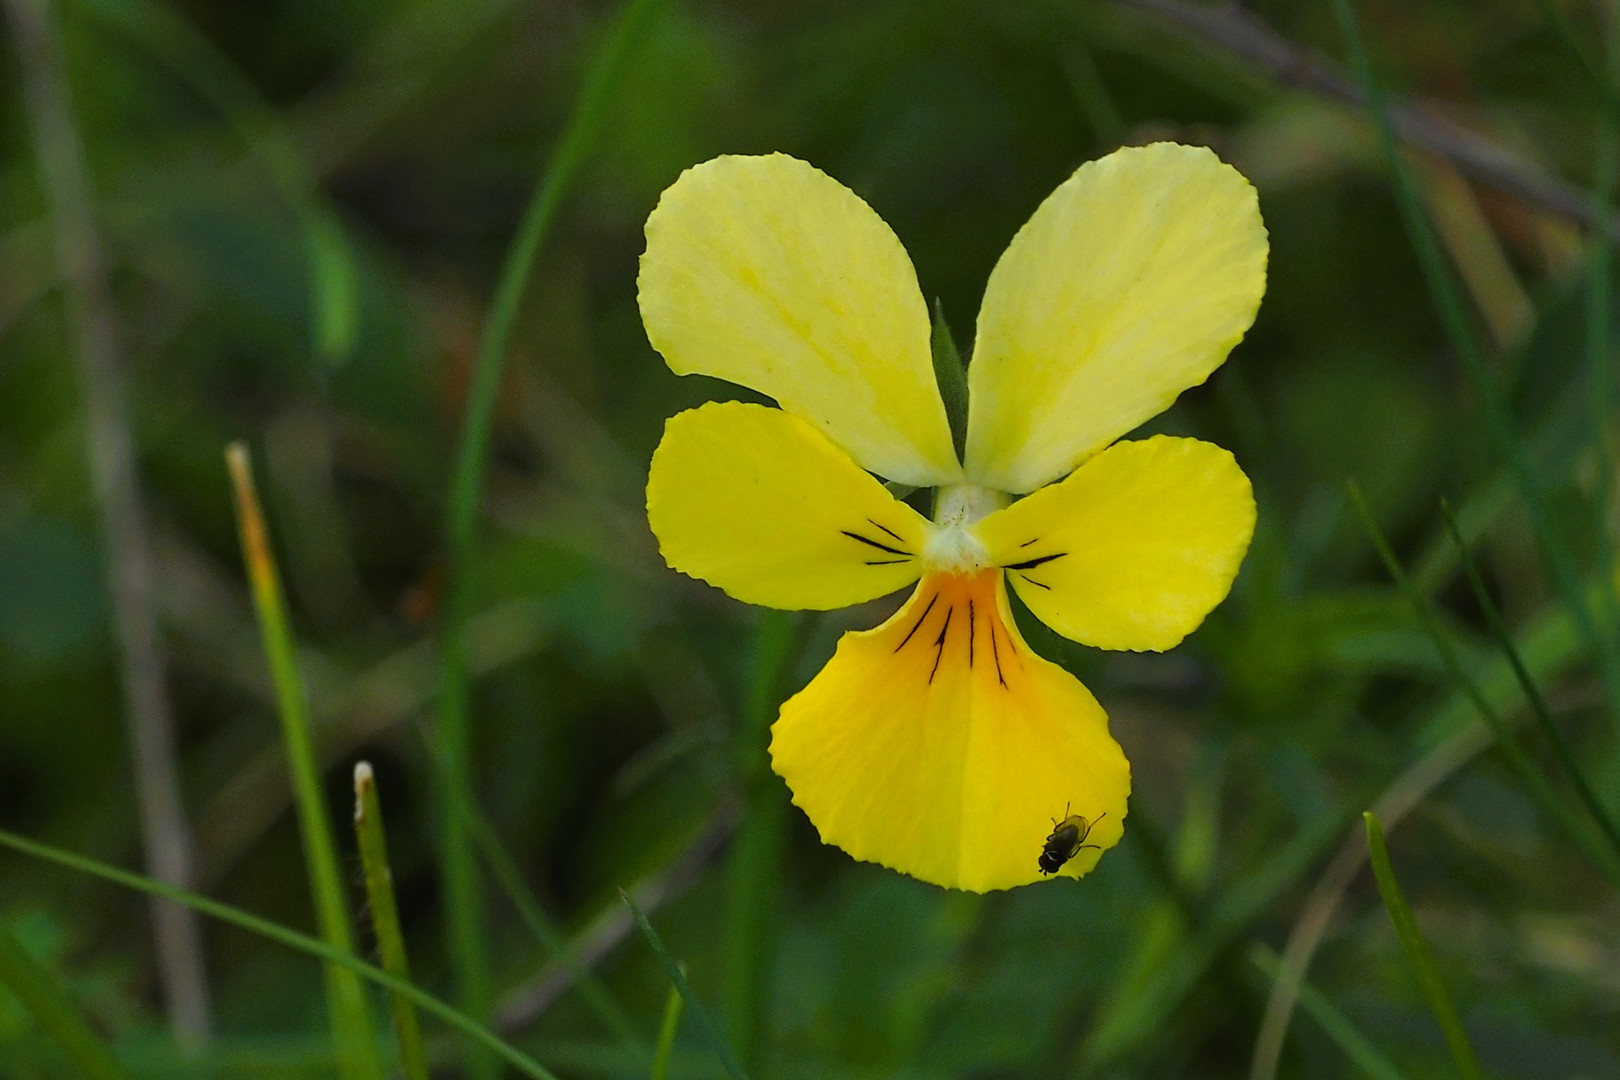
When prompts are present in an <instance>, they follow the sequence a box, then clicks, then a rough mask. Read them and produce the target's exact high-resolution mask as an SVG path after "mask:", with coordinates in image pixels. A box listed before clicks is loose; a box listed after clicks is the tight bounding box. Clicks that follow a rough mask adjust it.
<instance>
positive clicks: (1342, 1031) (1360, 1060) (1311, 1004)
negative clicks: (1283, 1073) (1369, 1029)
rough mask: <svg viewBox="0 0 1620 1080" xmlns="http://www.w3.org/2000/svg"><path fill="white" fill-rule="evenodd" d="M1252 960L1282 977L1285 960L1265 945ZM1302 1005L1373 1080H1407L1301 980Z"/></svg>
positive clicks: (1254, 952)
mask: <svg viewBox="0 0 1620 1080" xmlns="http://www.w3.org/2000/svg"><path fill="white" fill-rule="evenodd" d="M1249 959H1250V961H1252V962H1253V964H1254V966H1255V967H1257V968H1259V969H1260V970H1261V971H1262V972H1264V973H1265V976H1266V978H1268V979H1270V980H1271V981H1272V982H1276V981H1277V980H1278V979H1279V978H1281V977H1282V973H1283V972H1282V961H1281V959H1280V958H1279V957H1278V956H1277V954H1276V953H1274V952H1272V951H1271V950H1270V949H1268V948H1266V947H1265V946H1264V945H1256V946H1255V947H1254V948H1253V949H1251V950H1250V951H1249ZM1297 992H1298V994H1299V1004H1300V1007H1301V1008H1303V1009H1304V1010H1305V1013H1306V1015H1307V1016H1309V1017H1310V1018H1311V1019H1312V1020H1315V1021H1316V1026H1317V1027H1319V1028H1321V1029H1322V1033H1323V1034H1324V1035H1326V1036H1327V1037H1328V1038H1329V1039H1330V1040H1332V1042H1333V1045H1334V1046H1337V1047H1338V1048H1339V1051H1340V1052H1341V1053H1343V1054H1344V1056H1345V1057H1346V1058H1348V1059H1349V1060H1350V1063H1351V1064H1353V1065H1354V1066H1355V1067H1356V1068H1358V1069H1360V1070H1361V1071H1362V1072H1363V1073H1365V1074H1366V1075H1367V1076H1369V1077H1371V1078H1372V1080H1406V1077H1405V1076H1404V1075H1403V1074H1402V1073H1401V1071H1400V1070H1399V1069H1397V1068H1396V1067H1395V1066H1394V1065H1393V1064H1392V1063H1391V1062H1390V1060H1389V1058H1387V1057H1385V1056H1384V1054H1383V1052H1382V1051H1380V1050H1379V1049H1378V1047H1376V1046H1374V1045H1373V1044H1372V1040H1371V1039H1369V1038H1367V1036H1366V1035H1365V1034H1363V1033H1362V1031H1361V1029H1360V1028H1358V1027H1356V1025H1355V1022H1354V1021H1352V1020H1351V1019H1350V1018H1349V1017H1348V1016H1346V1015H1344V1013H1342V1012H1340V1011H1339V1009H1338V1007H1337V1006H1336V1005H1334V1004H1333V1002H1331V1001H1329V1000H1328V999H1327V996H1326V995H1325V994H1323V993H1322V992H1321V991H1319V990H1317V989H1316V987H1314V986H1312V985H1311V984H1310V983H1308V982H1305V981H1304V980H1303V979H1302V980H1300V983H1299V988H1298V991H1297Z"/></svg>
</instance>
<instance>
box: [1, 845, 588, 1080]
mask: <svg viewBox="0 0 1620 1080" xmlns="http://www.w3.org/2000/svg"><path fill="white" fill-rule="evenodd" d="M0 847H5V848H9V849H11V850H12V851H15V852H18V853H19V854H22V855H27V856H30V857H31V858H35V859H40V860H42V861H44V862H48V863H55V864H56V865H57V866H63V867H66V868H67V869H69V870H74V871H77V872H79V873H81V874H88V875H90V876H91V877H96V878H100V879H101V880H103V881H110V882H112V883H113V884H115V885H121V886H123V887H124V888H126V889H134V890H135V891H137V892H142V893H146V894H147V895H148V896H159V897H162V898H163V899H165V900H172V901H174V902H175V903H177V904H183V905H185V906H186V907H188V908H190V909H191V910H193V911H195V912H198V913H200V914H202V915H206V916H208V917H209V918H211V919H218V920H219V921H220V922H223V923H229V924H230V925H232V926H235V927H238V928H240V929H243V930H246V931H248V932H249V933H251V934H257V935H259V936H260V937H262V938H265V939H266V940H269V941H274V942H276V943H277V944H279V945H284V946H286V947H287V948H289V949H293V950H296V951H298V952H301V953H304V954H305V955H306V956H312V957H314V958H316V959H317V960H323V961H325V962H326V964H327V965H328V966H329V967H339V968H343V969H344V970H345V971H347V972H350V973H352V974H353V975H355V976H357V977H358V978H362V979H365V980H367V981H368V982H371V983H373V984H374V985H376V986H379V987H381V988H382V989H384V990H387V991H389V992H390V993H395V994H400V995H402V996H403V997H405V998H407V999H408V1000H409V1001H410V1002H411V1003H412V1004H413V1005H415V1006H416V1007H417V1008H419V1009H421V1010H422V1011H423V1012H425V1013H429V1014H431V1015H433V1016H435V1017H437V1018H439V1019H440V1020H442V1021H444V1022H445V1023H446V1024H448V1025H450V1026H451V1027H453V1028H455V1029H456V1030H457V1031H459V1032H461V1033H462V1034H463V1035H465V1036H467V1037H468V1038H469V1039H472V1040H473V1041H474V1042H477V1043H478V1044H479V1045H481V1046H483V1047H485V1048H486V1049H488V1050H489V1051H491V1052H492V1053H494V1054H496V1055H497V1056H499V1057H500V1058H502V1059H503V1060H505V1061H506V1062H507V1063H508V1064H510V1065H511V1066H512V1067H513V1068H515V1069H517V1070H518V1071H519V1072H521V1073H522V1074H523V1075H524V1076H527V1077H530V1078H531V1080H558V1078H557V1076H556V1075H555V1074H554V1073H552V1072H551V1070H550V1069H547V1068H546V1067H545V1066H544V1065H541V1064H540V1063H539V1062H538V1061H536V1060H535V1059H534V1058H532V1057H530V1056H529V1055H528V1054H525V1053H524V1052H523V1051H521V1050H519V1049H518V1048H517V1047H515V1046H513V1045H512V1044H511V1043H508V1042H507V1041H506V1040H504V1039H502V1038H501V1037H500V1036H499V1035H496V1034H495V1033H494V1032H492V1031H490V1030H489V1028H487V1027H485V1026H484V1025H483V1024H480V1023H479V1022H478V1021H476V1020H474V1019H473V1018H472V1017H470V1016H468V1015H467V1014H466V1013H464V1012H462V1011H461V1010H460V1009H457V1008H455V1007H454V1006H452V1005H448V1004H446V1003H445V1002H443V1001H440V1000H439V999H438V998H436V997H434V996H433V995H432V994H429V993H427V992H426V991H424V990H420V989H418V988H417V987H416V986H415V985H413V984H412V983H409V982H407V981H405V980H404V979H400V978H397V977H395V976H393V975H390V974H389V973H388V972H386V971H384V970H383V969H382V968H380V967H376V966H375V965H373V964H368V963H366V962H365V961H364V960H360V959H357V958H356V957H355V956H354V955H353V954H352V953H347V952H344V951H342V950H340V949H334V948H333V947H332V946H331V945H328V944H327V943H326V942H324V941H322V940H321V939H319V938H314V937H310V936H309V935H308V934H300V933H299V932H298V931H296V930H289V929H288V928H287V927H285V926H282V925H281V924H280V923H274V922H271V921H270V920H269V919H264V918H260V917H259V916H257V915H254V914H252V913H251V912H247V911H243V910H242V909H241V908H238V907H232V906H231V905H230V904H224V903H221V902H220V901H218V900H211V899H209V898H208V897H206V896H201V895H199V894H197V893H194V892H189V891H187V890H185V889H176V888H174V887H173V886H172V885H166V884H164V883H163V882H161V881H158V880H156V879H155V878H149V877H144V876H142V875H140V874H133V873H130V872H129V871H128V870H120V869H119V868H118V867H116V866H109V865H108V864H106V863H104V862H100V861H99V860H96V859H91V858H89V857H87V856H84V855H79V854H77V853H75V852H72V851H66V850H63V849H62V848H59V847H54V846H52V845H50V844H45V843H41V842H40V841H38V840H30V839H28V838H27V837H25V836H18V835H17V834H16V833H12V832H7V831H5V830H4V829H0Z"/></svg>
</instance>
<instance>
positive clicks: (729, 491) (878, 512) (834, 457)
mask: <svg viewBox="0 0 1620 1080" xmlns="http://www.w3.org/2000/svg"><path fill="white" fill-rule="evenodd" d="M647 520H648V522H649V523H650V524H651V525H652V530H653V533H654V534H655V535H657V537H658V544H659V547H660V548H661V549H662V550H663V553H664V558H665V560H667V561H668V563H669V565H670V566H673V567H674V568H675V569H677V570H679V571H681V572H682V573H685V574H690V575H691V576H693V577H695V578H701V579H703V580H704V581H707V582H709V583H710V584H711V585H717V586H719V587H720V588H722V589H724V590H725V591H726V592H727V593H729V594H731V595H732V596H734V597H736V598H737V599H739V600H744V601H747V602H748V603H750V604H763V605H764V606H766V607H775V608H788V609H799V608H812V609H826V608H839V607H847V606H848V605H850V604H857V603H860V602H862V601H865V600H871V599H873V598H875V597H879V596H883V595H884V594H885V593H891V592H894V591H895V590H896V589H902V588H904V587H905V586H907V585H909V584H911V582H913V581H915V580H916V579H917V575H918V574H919V572H920V564H919V562H918V559H917V555H918V553H919V552H921V551H922V549H923V543H924V541H925V539H926V536H927V530H928V528H929V525H928V522H927V520H926V519H925V518H924V517H923V516H922V515H921V514H919V513H917V511H915V510H913V509H912V508H911V507H909V506H907V505H906V504H905V503H903V502H901V501H900V500H898V499H896V498H895V497H894V496H893V495H891V494H889V492H888V489H886V488H885V487H884V486H883V485H882V484H880V483H879V482H878V481H877V480H876V479H874V478H873V477H872V475H871V474H870V473H867V472H864V471H863V470H862V469H861V468H860V467H859V466H857V465H856V464H855V463H854V462H853V461H851V460H850V459H849V455H848V454H845V453H844V452H843V451H842V450H840V449H839V448H838V447H836V446H834V445H833V444H832V443H831V442H829V441H828V440H827V437H826V436H824V435H822V434H821V432H819V431H817V430H816V429H815V428H813V427H811V426H810V425H809V424H807V423H805V422H804V421H803V420H800V419H799V418H798V417H796V416H792V415H790V414H788V413H785V412H783V411H782V410H780V409H773V408H769V407H767V406H764V405H748V404H744V403H742V402H735V401H732V402H711V403H709V404H707V405H703V406H701V407H699V408H696V409H689V410H687V411H686V412H683V413H679V414H677V415H675V416H672V417H670V419H669V422H668V423H667V424H665V426H664V438H663V441H662V442H660V443H659V444H658V449H657V450H656V451H654V452H653V458H652V468H651V471H650V474H649V476H648V479H647Z"/></svg>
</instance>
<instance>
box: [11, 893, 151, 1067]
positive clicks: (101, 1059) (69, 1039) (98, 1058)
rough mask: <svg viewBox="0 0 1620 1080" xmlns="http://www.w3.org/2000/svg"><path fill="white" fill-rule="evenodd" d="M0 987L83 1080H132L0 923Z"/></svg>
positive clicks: (76, 1009)
mask: <svg viewBox="0 0 1620 1080" xmlns="http://www.w3.org/2000/svg"><path fill="white" fill-rule="evenodd" d="M0 986H4V987H5V988H6V989H7V990H9V991H11V994H12V996H13V997H15V998H16V999H17V1000H18V1001H19V1002H21V1003H22V1006H23V1007H24V1008H25V1009H27V1010H28V1011H29V1012H30V1013H32V1014H33V1016H34V1019H35V1020H36V1021H37V1022H38V1023H39V1026H40V1027H42V1028H44V1029H45V1033H46V1034H47V1035H49V1036H50V1037H51V1038H52V1039H54V1040H55V1041H56V1044H57V1045H58V1046H60V1047H61V1048H62V1050H63V1052H65V1053H66V1054H67V1056H68V1058H69V1060H71V1061H72V1062H73V1064H74V1066H75V1067H76V1068H77V1069H78V1070H79V1072H80V1073H81V1074H82V1075H83V1076H84V1077H85V1080H134V1076H135V1074H134V1073H132V1072H130V1071H129V1070H128V1069H127V1068H125V1067H124V1065H123V1064H122V1063H121V1062H120V1061H119V1060H118V1058H117V1057H115V1056H114V1055H113V1052H112V1048H111V1047H109V1046H108V1045H107V1043H106V1041H105V1040H103V1039H102V1037H101V1036H100V1035H97V1034H96V1032H95V1029H94V1028H92V1027H91V1026H90V1022H89V1021H88V1020H86V1019H85V1018H84V1013H82V1012H80V1011H79V1007H78V1006H77V1005H75V1004H74V1002H73V998H72V997H71V996H70V995H69V994H68V992H67V990H66V989H64V988H63V986H62V984H61V983H60V982H58V981H57V980H56V978H55V977H54V976H53V975H52V974H51V973H50V972H49V971H47V970H45V968H44V967H42V966H41V965H40V963H39V962H38V961H37V960H35V959H34V958H33V957H32V956H29V955H28V952H27V950H25V949H24V948H23V947H22V945H21V943H19V942H18V941H17V938H16V936H15V935H14V934H12V932H11V929H10V928H9V927H7V926H6V925H5V924H4V923H0Z"/></svg>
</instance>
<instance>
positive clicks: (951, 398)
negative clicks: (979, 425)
mask: <svg viewBox="0 0 1620 1080" xmlns="http://www.w3.org/2000/svg"><path fill="white" fill-rule="evenodd" d="M930 344H931V347H932V351H933V354H934V381H935V382H937V383H938V384H939V396H940V398H941V399H942V400H943V401H944V402H945V419H946V420H948V421H949V422H950V425H951V442H952V443H954V444H955V445H956V460H958V461H961V460H962V456H963V454H964V453H966V450H967V414H968V384H967V368H965V367H963V366H962V354H961V352H960V351H958V350H957V348H956V338H954V337H953V336H951V327H950V324H949V323H947V322H946V321H945V305H944V304H941V303H940V302H939V298H938V297H935V298H934V332H933V336H932V338H931V342H930Z"/></svg>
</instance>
